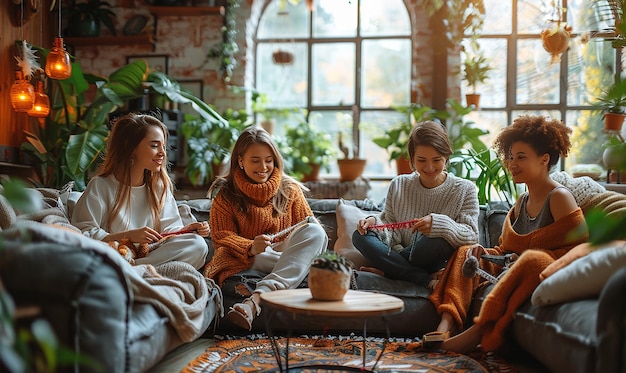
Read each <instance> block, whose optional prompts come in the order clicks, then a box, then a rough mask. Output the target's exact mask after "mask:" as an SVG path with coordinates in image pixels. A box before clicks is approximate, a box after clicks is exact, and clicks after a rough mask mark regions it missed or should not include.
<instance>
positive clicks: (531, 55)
mask: <svg viewBox="0 0 626 373" xmlns="http://www.w3.org/2000/svg"><path fill="white" fill-rule="evenodd" d="M550 59H551V56H550V54H548V52H546V51H545V50H544V49H543V46H542V45H541V40H539V39H525V40H518V42H517V96H516V102H517V103H518V104H521V105H524V104H557V103H559V89H560V79H559V67H560V64H558V63H550Z"/></svg>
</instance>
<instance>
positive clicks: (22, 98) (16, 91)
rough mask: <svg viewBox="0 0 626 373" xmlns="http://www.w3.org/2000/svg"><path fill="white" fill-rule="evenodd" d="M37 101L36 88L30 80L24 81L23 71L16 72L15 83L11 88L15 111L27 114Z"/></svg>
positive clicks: (12, 103) (12, 104)
mask: <svg viewBox="0 0 626 373" xmlns="http://www.w3.org/2000/svg"><path fill="white" fill-rule="evenodd" d="M34 101H35V88H34V87H33V85H32V84H30V83H29V82H28V80H26V79H24V73H23V72H22V71H21V70H18V71H16V72H15V81H14V82H13V85H12V86H11V106H12V107H13V110H15V111H17V112H21V113H25V112H27V111H28V110H30V109H31V108H32V107H33V102H34Z"/></svg>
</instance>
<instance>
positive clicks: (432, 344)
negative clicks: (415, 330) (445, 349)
mask: <svg viewBox="0 0 626 373" xmlns="http://www.w3.org/2000/svg"><path fill="white" fill-rule="evenodd" d="M448 338H450V331H447V332H430V333H426V334H424V336H423V337H422V347H424V348H432V349H437V348H439V347H440V346H441V344H442V343H443V341H445V340H446V339H448Z"/></svg>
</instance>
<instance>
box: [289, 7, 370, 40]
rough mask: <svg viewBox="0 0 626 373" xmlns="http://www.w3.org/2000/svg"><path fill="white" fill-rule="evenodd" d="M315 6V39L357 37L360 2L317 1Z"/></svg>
mask: <svg viewBox="0 0 626 373" xmlns="http://www.w3.org/2000/svg"><path fill="white" fill-rule="evenodd" d="M301 3H304V1H301ZM314 4H315V11H314V12H313V37H316V38H324V37H355V36H356V27H357V22H356V21H357V19H356V15H357V5H358V1H356V0H355V1H350V0H315V2H314Z"/></svg>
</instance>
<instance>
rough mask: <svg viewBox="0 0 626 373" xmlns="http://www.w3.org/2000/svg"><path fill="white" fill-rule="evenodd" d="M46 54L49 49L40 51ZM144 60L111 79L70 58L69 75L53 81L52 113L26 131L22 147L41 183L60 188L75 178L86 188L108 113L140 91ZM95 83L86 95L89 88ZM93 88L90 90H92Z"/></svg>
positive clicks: (102, 142) (118, 71) (111, 76)
mask: <svg viewBox="0 0 626 373" xmlns="http://www.w3.org/2000/svg"><path fill="white" fill-rule="evenodd" d="M39 50H40V51H41V53H42V55H43V56H44V58H45V56H47V55H48V52H49V51H48V50H46V49H41V48H39ZM145 73H146V64H145V62H144V61H136V62H134V63H131V64H129V65H126V66H123V67H122V68H120V69H118V70H117V71H115V72H113V73H112V74H111V75H110V76H109V77H104V76H97V75H93V74H87V73H84V72H83V70H82V67H81V65H80V63H78V62H77V61H74V62H72V75H71V76H70V77H69V78H68V79H65V80H52V84H51V86H52V87H51V88H52V90H51V92H50V94H49V96H50V100H51V113H50V115H49V116H48V117H46V118H45V121H44V122H41V123H40V125H39V126H37V127H36V128H35V129H34V130H33V131H26V140H27V141H26V142H24V143H22V146H21V148H22V150H23V151H24V152H25V153H27V154H29V155H30V156H31V158H32V162H33V163H34V166H35V167H34V168H35V172H36V173H37V176H38V178H39V181H40V183H41V184H42V186H47V187H54V188H59V187H61V186H63V185H64V184H66V183H67V182H69V181H74V185H75V187H76V188H77V189H79V190H82V189H84V187H85V185H86V183H87V181H88V180H87V179H88V172H89V171H90V170H93V169H94V167H95V165H96V164H97V162H98V160H99V158H100V155H101V153H102V151H103V149H104V146H105V139H106V137H107V135H108V133H109V129H108V126H107V124H108V118H109V114H111V113H112V112H114V111H115V110H117V109H119V108H120V107H122V106H124V104H125V103H126V102H127V101H128V100H130V99H133V98H137V97H141V96H142V95H143V93H144V87H143V81H144V75H145ZM94 86H95V87H96V91H95V94H94V95H93V98H91V99H88V96H89V94H90V92H91V91H90V87H94ZM92 89H93V88H92Z"/></svg>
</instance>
